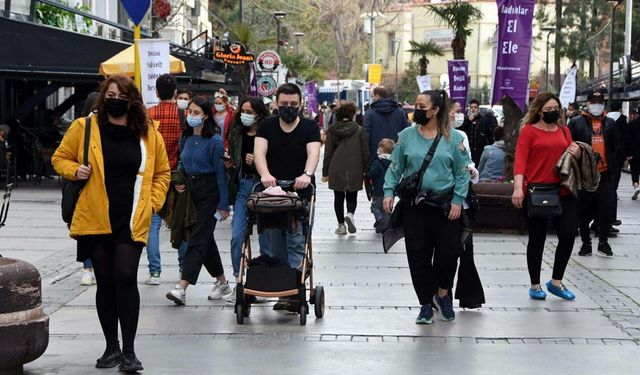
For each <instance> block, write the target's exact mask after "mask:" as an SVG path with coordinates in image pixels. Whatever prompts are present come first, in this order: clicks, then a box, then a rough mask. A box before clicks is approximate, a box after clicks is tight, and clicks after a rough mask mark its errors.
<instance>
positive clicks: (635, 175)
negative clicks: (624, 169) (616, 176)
mask: <svg viewBox="0 0 640 375" xmlns="http://www.w3.org/2000/svg"><path fill="white" fill-rule="evenodd" d="M629 167H630V168H631V182H633V183H634V184H637V183H639V182H640V156H634V157H633V159H631V160H629Z"/></svg>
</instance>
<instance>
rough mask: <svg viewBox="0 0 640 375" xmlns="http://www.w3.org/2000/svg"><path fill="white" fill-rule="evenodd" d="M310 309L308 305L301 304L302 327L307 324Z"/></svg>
mask: <svg viewBox="0 0 640 375" xmlns="http://www.w3.org/2000/svg"><path fill="white" fill-rule="evenodd" d="M308 309H309V308H308V307H307V304H306V303H301V304H300V325H301V326H303V325H306V324H307V314H308V313H309V311H308Z"/></svg>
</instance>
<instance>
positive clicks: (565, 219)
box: [523, 194, 578, 285]
mask: <svg viewBox="0 0 640 375" xmlns="http://www.w3.org/2000/svg"><path fill="white" fill-rule="evenodd" d="M525 201H526V200H525ZM561 201H562V215H560V216H557V217H555V218H553V223H554V225H555V227H556V234H557V236H558V247H557V248H556V257H555V260H554V262H553V274H552V276H551V277H552V278H553V279H555V280H562V278H563V277H564V271H565V270H566V269H567V264H568V263H569V258H571V251H572V250H573V243H574V242H575V239H576V234H577V231H578V199H577V198H576V197H575V196H574V195H573V194H569V195H567V196H563V197H562V199H561ZM523 211H524V215H525V218H526V222H527V228H528V230H529V243H528V244H527V267H528V268H529V278H530V279H531V284H533V285H537V284H540V268H541V267H542V253H543V252H544V242H545V240H546V239H547V226H548V219H532V218H530V217H528V216H527V207H526V205H525V207H524V209H523Z"/></svg>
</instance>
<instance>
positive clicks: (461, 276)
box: [455, 210, 485, 308]
mask: <svg viewBox="0 0 640 375" xmlns="http://www.w3.org/2000/svg"><path fill="white" fill-rule="evenodd" d="M468 211H469V210H467V212H468ZM467 216H468V217H469V220H471V222H473V214H472V213H469V212H468V213H467ZM455 298H456V299H457V300H459V301H460V307H466V308H477V307H480V305H482V304H483V303H485V299H484V290H483V288H482V281H480V275H479V274H478V270H477V269H476V264H475V262H474V260H473V235H471V236H470V237H469V240H467V243H466V244H465V246H464V249H463V250H462V253H461V254H460V265H459V266H458V282H457V283H456V293H455Z"/></svg>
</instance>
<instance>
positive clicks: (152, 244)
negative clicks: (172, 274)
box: [147, 214, 162, 273]
mask: <svg viewBox="0 0 640 375" xmlns="http://www.w3.org/2000/svg"><path fill="white" fill-rule="evenodd" d="M161 226H162V218H161V217H160V216H159V215H157V214H153V216H152V217H151V226H150V227H149V237H148V239H147V260H148V261H149V273H155V272H157V273H160V272H162V266H161V265H160V227H161Z"/></svg>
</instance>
